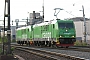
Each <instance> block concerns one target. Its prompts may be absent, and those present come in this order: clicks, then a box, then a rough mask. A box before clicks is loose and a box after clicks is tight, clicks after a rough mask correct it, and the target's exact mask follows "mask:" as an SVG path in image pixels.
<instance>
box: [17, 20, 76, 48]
mask: <svg viewBox="0 0 90 60" xmlns="http://www.w3.org/2000/svg"><path fill="white" fill-rule="evenodd" d="M16 39H17V43H18V44H30V45H35V46H43V45H44V46H53V45H55V46H62V47H69V46H73V45H74V42H75V41H76V31H75V26H74V23H73V21H72V20H59V19H57V20H51V21H47V22H43V23H40V24H35V25H32V26H26V27H22V28H18V29H17V30H16Z"/></svg>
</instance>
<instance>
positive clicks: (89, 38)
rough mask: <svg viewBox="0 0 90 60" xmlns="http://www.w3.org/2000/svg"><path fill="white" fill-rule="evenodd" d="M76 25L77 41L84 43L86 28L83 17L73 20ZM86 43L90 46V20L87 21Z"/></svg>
mask: <svg viewBox="0 0 90 60" xmlns="http://www.w3.org/2000/svg"><path fill="white" fill-rule="evenodd" d="M72 20H73V21H74V24H75V29H76V37H77V40H82V41H84V34H85V26H84V20H83V17H76V18H72ZM85 20H86V42H87V43H88V44H90V20H89V19H86V18H85Z"/></svg>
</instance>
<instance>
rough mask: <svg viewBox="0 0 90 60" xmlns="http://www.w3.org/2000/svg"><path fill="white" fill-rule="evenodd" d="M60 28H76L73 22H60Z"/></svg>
mask: <svg viewBox="0 0 90 60" xmlns="http://www.w3.org/2000/svg"><path fill="white" fill-rule="evenodd" d="M58 27H59V28H74V25H73V23H58Z"/></svg>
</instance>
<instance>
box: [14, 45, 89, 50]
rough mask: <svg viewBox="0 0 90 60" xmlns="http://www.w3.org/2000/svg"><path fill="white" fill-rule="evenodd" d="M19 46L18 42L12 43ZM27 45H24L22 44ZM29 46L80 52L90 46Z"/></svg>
mask: <svg viewBox="0 0 90 60" xmlns="http://www.w3.org/2000/svg"><path fill="white" fill-rule="evenodd" d="M14 45H16V46H21V45H19V44H13V46H14ZM23 46H25V47H27V46H26V45H23ZM30 47H35V48H47V49H58V50H72V51H81V52H90V47H89V46H86V47H85V46H73V47H69V48H61V47H40V46H30Z"/></svg>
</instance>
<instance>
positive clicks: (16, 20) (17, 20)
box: [15, 19, 19, 29]
mask: <svg viewBox="0 0 90 60" xmlns="http://www.w3.org/2000/svg"><path fill="white" fill-rule="evenodd" d="M15 22H16V29H17V28H18V22H19V19H15Z"/></svg>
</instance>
